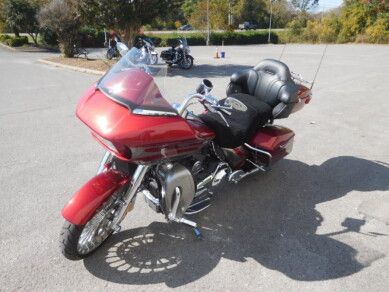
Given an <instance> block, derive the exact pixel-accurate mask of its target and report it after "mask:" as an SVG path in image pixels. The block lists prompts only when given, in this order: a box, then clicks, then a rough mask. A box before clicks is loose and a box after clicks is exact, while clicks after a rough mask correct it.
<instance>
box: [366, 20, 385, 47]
mask: <svg viewBox="0 0 389 292" xmlns="http://www.w3.org/2000/svg"><path fill="white" fill-rule="evenodd" d="M387 25H388V23H387V20H386V19H385V18H379V19H377V21H376V22H375V23H374V24H373V25H372V26H369V27H368V28H367V29H366V36H367V39H368V40H369V42H371V43H386V42H388V39H389V38H388V36H389V31H388V30H387Z"/></svg>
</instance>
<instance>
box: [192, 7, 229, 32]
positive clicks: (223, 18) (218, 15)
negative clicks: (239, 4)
mask: <svg viewBox="0 0 389 292" xmlns="http://www.w3.org/2000/svg"><path fill="white" fill-rule="evenodd" d="M207 10H209V26H210V29H226V28H227V25H228V1H227V0H199V1H197V3H196V6H195V7H194V9H193V11H192V13H191V15H190V17H189V23H190V24H192V25H193V26H194V27H196V28H197V29H201V30H205V29H207V24H208V21H207Z"/></svg>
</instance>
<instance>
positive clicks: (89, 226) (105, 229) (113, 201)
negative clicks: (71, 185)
mask: <svg viewBox="0 0 389 292" xmlns="http://www.w3.org/2000/svg"><path fill="white" fill-rule="evenodd" d="M122 191H123V190H121V191H120V193H121V192H122ZM118 195H119V194H118V193H116V194H114V195H112V196H111V197H110V199H108V200H107V201H106V202H105V203H104V204H102V206H101V207H100V208H99V209H97V211H96V212H95V214H94V215H93V217H92V218H91V219H90V220H89V221H88V222H87V223H86V224H85V225H75V224H72V223H70V222H68V221H65V222H64V224H63V226H62V230H61V234H60V249H61V252H62V254H63V255H64V256H65V257H66V258H67V259H69V260H79V259H82V258H85V257H87V256H88V255H90V254H91V253H92V252H94V251H95V250H96V249H97V248H98V247H99V246H100V245H101V244H102V243H103V242H104V241H105V240H107V238H108V237H109V236H110V235H111V234H112V233H113V231H114V229H113V226H112V225H113V224H112V223H113V222H114V221H115V219H116V217H117V214H119V213H120V208H121V207H122V205H121V204H120V201H119V200H118Z"/></svg>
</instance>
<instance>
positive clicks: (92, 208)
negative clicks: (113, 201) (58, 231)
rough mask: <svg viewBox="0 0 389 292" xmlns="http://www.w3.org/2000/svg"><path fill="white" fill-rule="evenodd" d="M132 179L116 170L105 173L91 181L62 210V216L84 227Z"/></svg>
mask: <svg viewBox="0 0 389 292" xmlns="http://www.w3.org/2000/svg"><path fill="white" fill-rule="evenodd" d="M129 180H130V179H129V178H128V177H126V176H124V175H123V174H122V173H120V172H119V171H116V170H112V169H111V170H108V171H107V172H103V173H101V174H99V175H97V176H95V177H94V178H92V179H91V180H89V181H88V182H87V183H86V184H85V185H84V186H83V187H82V188H81V189H80V190H79V191H78V192H77V193H75V194H74V196H73V198H72V199H71V200H70V201H69V202H68V203H67V205H66V206H65V207H64V208H63V209H62V216H63V217H64V218H65V219H66V220H67V221H69V222H70V223H73V224H75V225H84V224H86V223H87V222H88V220H89V219H90V218H91V217H92V216H93V214H94V213H95V212H96V209H97V208H99V207H100V206H101V204H102V203H103V202H105V201H106V200H107V199H108V197H110V196H111V195H112V194H113V193H114V192H115V191H116V190H118V189H119V188H120V187H122V186H124V185H125V184H126V183H128V181H129Z"/></svg>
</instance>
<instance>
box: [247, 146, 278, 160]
mask: <svg viewBox="0 0 389 292" xmlns="http://www.w3.org/2000/svg"><path fill="white" fill-rule="evenodd" d="M244 146H246V147H247V148H249V149H251V150H253V151H256V152H259V153H262V154H265V155H266V156H268V157H269V158H270V159H272V158H273V156H272V155H271V154H270V153H269V152H267V151H265V150H262V149H258V148H255V147H253V146H251V145H249V144H247V143H244Z"/></svg>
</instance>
